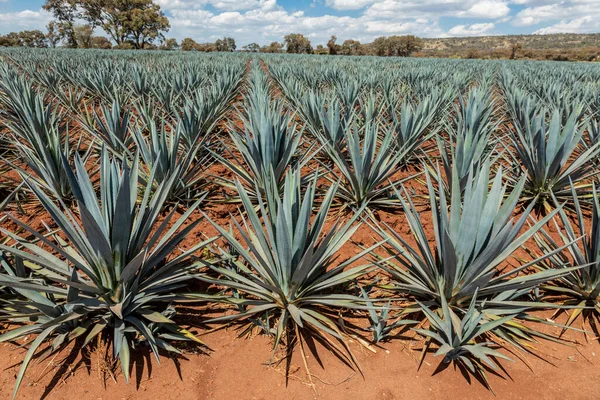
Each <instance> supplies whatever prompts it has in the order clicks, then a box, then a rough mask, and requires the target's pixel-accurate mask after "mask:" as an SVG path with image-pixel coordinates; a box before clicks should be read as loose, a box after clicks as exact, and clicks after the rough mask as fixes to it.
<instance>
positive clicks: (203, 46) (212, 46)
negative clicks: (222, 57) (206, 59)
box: [197, 43, 217, 53]
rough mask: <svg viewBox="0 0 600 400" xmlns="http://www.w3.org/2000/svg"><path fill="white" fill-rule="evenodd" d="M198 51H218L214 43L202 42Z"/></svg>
mask: <svg viewBox="0 0 600 400" xmlns="http://www.w3.org/2000/svg"><path fill="white" fill-rule="evenodd" d="M197 50H198V51H202V52H205V53H210V52H212V51H217V48H216V47H215V44H214V43H200V44H198V47H197Z"/></svg>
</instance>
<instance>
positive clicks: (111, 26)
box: [87, 0, 170, 49]
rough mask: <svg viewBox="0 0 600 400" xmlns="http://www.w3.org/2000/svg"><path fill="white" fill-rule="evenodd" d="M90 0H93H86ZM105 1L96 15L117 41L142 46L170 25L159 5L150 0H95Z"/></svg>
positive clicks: (159, 37) (151, 41)
mask: <svg viewBox="0 0 600 400" xmlns="http://www.w3.org/2000/svg"><path fill="white" fill-rule="evenodd" d="M87 1H93V0H87ZM97 1H99V2H103V3H104V4H105V5H104V7H102V9H101V11H100V12H99V13H98V12H97V13H95V14H94V15H98V18H100V20H99V24H101V26H102V28H103V29H104V30H105V31H106V32H107V33H108V34H109V35H110V37H111V38H112V39H113V40H114V41H115V42H116V43H117V45H119V44H121V43H124V42H131V43H132V44H133V46H134V47H135V48H136V49H143V48H144V47H145V46H146V45H147V44H151V43H153V42H154V40H156V39H163V38H164V36H163V32H167V31H168V30H169V28H170V25H169V20H168V19H167V17H166V16H165V14H164V13H163V12H162V11H161V9H160V6H159V5H157V4H154V3H153V2H152V0H104V1H103V0H97Z"/></svg>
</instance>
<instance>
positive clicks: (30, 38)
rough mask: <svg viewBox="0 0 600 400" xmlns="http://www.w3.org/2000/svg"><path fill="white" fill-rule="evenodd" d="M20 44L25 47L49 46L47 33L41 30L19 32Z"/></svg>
mask: <svg viewBox="0 0 600 400" xmlns="http://www.w3.org/2000/svg"><path fill="white" fill-rule="evenodd" d="M19 39H20V45H21V46H25V47H48V43H47V41H46V35H45V34H44V32H42V31H40V30H37V29H36V30H33V31H22V32H19Z"/></svg>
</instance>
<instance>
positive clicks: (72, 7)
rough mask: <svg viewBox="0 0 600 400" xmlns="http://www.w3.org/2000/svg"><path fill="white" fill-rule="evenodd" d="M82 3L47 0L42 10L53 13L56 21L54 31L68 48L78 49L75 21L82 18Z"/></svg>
mask: <svg viewBox="0 0 600 400" xmlns="http://www.w3.org/2000/svg"><path fill="white" fill-rule="evenodd" d="M79 6H80V2H79V1H77V0H46V3H45V4H44V5H43V6H42V8H43V9H44V10H46V11H48V12H51V13H52V14H53V15H54V18H55V19H56V23H55V25H54V29H56V31H57V32H58V36H59V37H60V38H61V39H63V40H64V41H65V44H66V46H67V47H77V39H76V37H75V29H74V28H75V20H76V19H77V18H79V17H80V10H79Z"/></svg>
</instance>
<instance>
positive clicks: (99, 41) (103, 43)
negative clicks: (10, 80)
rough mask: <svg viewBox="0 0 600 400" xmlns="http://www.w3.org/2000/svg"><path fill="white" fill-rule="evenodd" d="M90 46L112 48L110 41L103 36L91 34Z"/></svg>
mask: <svg viewBox="0 0 600 400" xmlns="http://www.w3.org/2000/svg"><path fill="white" fill-rule="evenodd" d="M90 47H91V48H93V49H112V43H111V42H110V40H108V39H107V38H106V37H104V36H92V37H91V38H90Z"/></svg>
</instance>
